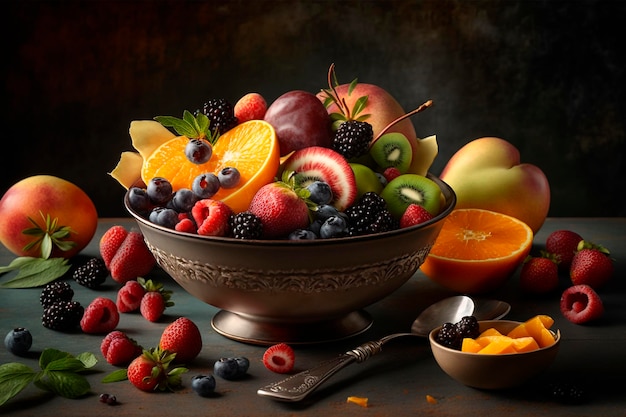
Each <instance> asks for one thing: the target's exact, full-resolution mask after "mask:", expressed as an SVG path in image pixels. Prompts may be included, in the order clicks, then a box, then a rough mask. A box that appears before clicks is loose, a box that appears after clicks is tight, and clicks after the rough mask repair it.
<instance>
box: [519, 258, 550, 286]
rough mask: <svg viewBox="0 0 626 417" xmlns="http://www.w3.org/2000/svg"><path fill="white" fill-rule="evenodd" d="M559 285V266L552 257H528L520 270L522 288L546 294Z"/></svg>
mask: <svg viewBox="0 0 626 417" xmlns="http://www.w3.org/2000/svg"><path fill="white" fill-rule="evenodd" d="M558 286H559V268H558V266H557V264H556V262H555V261H554V260H553V259H550V258H546V257H528V258H527V259H526V260H525V261H524V263H523V264H522V270H521V271H520V287H521V288H522V290H524V291H526V292H529V293H535V294H546V293H549V292H551V291H554V290H555V289H557V288H558Z"/></svg>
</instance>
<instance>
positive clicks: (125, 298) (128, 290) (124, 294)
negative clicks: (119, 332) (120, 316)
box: [115, 280, 146, 313]
mask: <svg viewBox="0 0 626 417" xmlns="http://www.w3.org/2000/svg"><path fill="white" fill-rule="evenodd" d="M145 293H146V290H145V289H144V288H143V286H142V285H141V284H140V283H139V282H137V281H135V280H130V281H127V282H126V284H124V286H123V287H122V288H120V289H119V290H118V291H117V301H116V302H115V304H116V305H117V310H118V311H119V312H120V313H130V312H133V311H137V310H139V306H140V305H141V299H142V297H143V296H144V294H145Z"/></svg>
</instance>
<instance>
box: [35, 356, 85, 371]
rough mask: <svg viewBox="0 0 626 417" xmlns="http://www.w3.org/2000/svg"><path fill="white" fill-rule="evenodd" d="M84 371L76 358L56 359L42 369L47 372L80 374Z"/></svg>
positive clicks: (83, 367) (82, 365) (83, 366)
mask: <svg viewBox="0 0 626 417" xmlns="http://www.w3.org/2000/svg"><path fill="white" fill-rule="evenodd" d="M84 370H85V365H84V364H83V363H82V362H81V361H79V360H78V359H76V358H63V359H57V360H55V361H52V362H50V363H48V364H47V365H46V367H45V369H44V371H45V372H48V371H71V372H80V371H84Z"/></svg>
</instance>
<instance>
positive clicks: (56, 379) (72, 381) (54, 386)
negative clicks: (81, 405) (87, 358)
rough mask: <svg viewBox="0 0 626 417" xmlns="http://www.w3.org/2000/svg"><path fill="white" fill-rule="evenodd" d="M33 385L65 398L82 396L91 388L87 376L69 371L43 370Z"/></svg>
mask: <svg viewBox="0 0 626 417" xmlns="http://www.w3.org/2000/svg"><path fill="white" fill-rule="evenodd" d="M35 385H37V386H38V387H39V388H41V389H45V390H47V391H51V392H54V393H55V394H57V395H60V396H61V397H65V398H78V397H82V396H83V395H85V394H87V393H88V392H89V390H90V389H91V386H90V385H89V381H87V378H85V377H84V376H82V375H80V374H77V373H76V372H70V371H45V372H44V376H43V377H42V378H41V379H39V380H37V381H35Z"/></svg>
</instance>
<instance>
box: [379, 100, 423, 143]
mask: <svg viewBox="0 0 626 417" xmlns="http://www.w3.org/2000/svg"><path fill="white" fill-rule="evenodd" d="M432 105H433V101H432V100H428V101H427V102H425V103H423V104H422V105H421V106H419V107H418V108H416V109H415V110H412V111H410V112H408V113H407V114H404V115H402V116H400V117H398V118H397V119H395V120H394V121H392V122H391V123H389V124H388V125H387V126H385V128H384V129H383V130H381V131H380V132H378V135H376V137H375V138H374V139H373V140H372V142H371V143H374V142H376V141H377V140H378V138H380V137H381V136H382V135H384V134H385V133H386V132H387V131H388V130H389V129H391V127H392V126H393V125H395V124H396V123H398V122H400V121H402V120H404V119H406V118H407V117H411V116H413V115H414V114H417V113H420V112H422V111H424V110H426V109H427V108H429V107H430V106H432Z"/></svg>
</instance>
